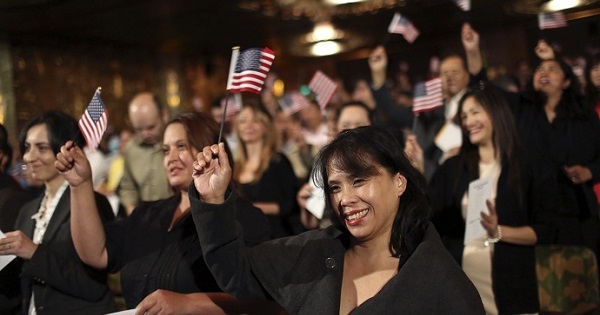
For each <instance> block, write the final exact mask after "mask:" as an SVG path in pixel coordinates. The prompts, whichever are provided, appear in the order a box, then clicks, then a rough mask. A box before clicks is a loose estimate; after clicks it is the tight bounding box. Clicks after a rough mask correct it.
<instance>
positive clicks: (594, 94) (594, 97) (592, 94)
mask: <svg viewBox="0 0 600 315" xmlns="http://www.w3.org/2000/svg"><path fill="white" fill-rule="evenodd" d="M595 66H600V53H597V54H595V55H593V56H591V57H590V58H589V60H588V62H587V65H586V67H585V82H587V84H586V85H585V97H586V104H587V105H588V106H590V107H592V108H594V107H596V104H598V103H600V86H594V85H593V84H592V78H591V76H590V73H591V72H592V68H593V67H595Z"/></svg>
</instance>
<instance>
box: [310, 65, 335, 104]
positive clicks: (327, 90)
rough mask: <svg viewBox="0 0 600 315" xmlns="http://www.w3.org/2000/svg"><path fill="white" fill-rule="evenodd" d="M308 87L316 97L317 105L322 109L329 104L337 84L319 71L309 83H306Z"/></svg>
mask: <svg viewBox="0 0 600 315" xmlns="http://www.w3.org/2000/svg"><path fill="white" fill-rule="evenodd" d="M308 87H309V88H310V89H311V90H312V91H313V93H315V95H316V96H317V103H319V106H321V108H322V109H324V108H325V107H326V106H327V104H329V101H331V98H332V97H333V94H334V93H335V90H337V84H336V83H335V82H334V81H333V80H331V79H330V78H329V77H328V76H326V75H325V74H324V73H323V72H321V71H320V70H317V72H315V74H314V75H313V77H312V79H311V80H310V83H308Z"/></svg>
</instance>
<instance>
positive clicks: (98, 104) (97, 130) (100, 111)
mask: <svg viewBox="0 0 600 315" xmlns="http://www.w3.org/2000/svg"><path fill="white" fill-rule="evenodd" d="M78 126H79V130H80V131H81V133H82V134H83V137H84V138H85V141H86V143H87V145H88V147H89V148H90V149H92V150H95V149H96V148H97V147H98V144H100V141H102V137H103V136H104V132H105V131H106V127H107V126H108V114H107V110H106V106H104V102H102V99H101V98H100V89H98V90H96V93H94V96H93V97H92V100H91V101H90V104H89V105H88V107H87V108H86V110H85V112H84V113H83V115H82V116H81V119H79V123H78Z"/></svg>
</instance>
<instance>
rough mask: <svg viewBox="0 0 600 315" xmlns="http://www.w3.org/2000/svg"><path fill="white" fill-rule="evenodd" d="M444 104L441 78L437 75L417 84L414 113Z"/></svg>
mask: <svg viewBox="0 0 600 315" xmlns="http://www.w3.org/2000/svg"><path fill="white" fill-rule="evenodd" d="M443 105H444V99H443V96H442V79H441V78H439V77H437V78H434V79H431V80H429V81H426V82H421V83H419V84H417V85H415V89H414V96H413V113H414V114H415V115H416V114H419V113H422V112H427V111H430V110H434V109H436V108H438V107H440V106H443Z"/></svg>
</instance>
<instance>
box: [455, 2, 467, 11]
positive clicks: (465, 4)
mask: <svg viewBox="0 0 600 315" xmlns="http://www.w3.org/2000/svg"><path fill="white" fill-rule="evenodd" d="M453 1H454V3H455V4H456V5H457V6H458V7H459V8H460V9H461V10H463V11H470V10H471V0H453Z"/></svg>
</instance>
